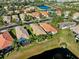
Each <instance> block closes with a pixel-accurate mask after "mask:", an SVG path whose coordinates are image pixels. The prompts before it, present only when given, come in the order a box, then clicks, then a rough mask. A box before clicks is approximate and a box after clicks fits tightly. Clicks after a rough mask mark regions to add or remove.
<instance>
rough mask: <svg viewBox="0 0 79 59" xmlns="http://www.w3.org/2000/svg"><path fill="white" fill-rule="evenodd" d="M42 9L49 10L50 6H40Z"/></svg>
mask: <svg viewBox="0 0 79 59" xmlns="http://www.w3.org/2000/svg"><path fill="white" fill-rule="evenodd" d="M38 7H39V8H40V9H44V10H48V9H49V7H48V6H44V5H41V6H38Z"/></svg>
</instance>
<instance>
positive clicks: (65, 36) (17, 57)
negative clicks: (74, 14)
mask: <svg viewBox="0 0 79 59" xmlns="http://www.w3.org/2000/svg"><path fill="white" fill-rule="evenodd" d="M63 42H65V43H66V44H67V48H68V49H70V51H71V52H72V53H73V54H75V55H79V52H78V51H79V50H78V48H79V47H78V45H77V43H76V42H75V40H74V35H73V33H72V32H71V31H70V30H69V29H66V30H59V33H57V34H56V35H53V37H52V39H51V40H48V41H46V42H43V43H41V44H40V43H32V44H30V45H29V46H27V47H21V48H20V49H19V51H14V52H12V53H11V54H10V55H9V56H8V57H6V56H5V58H6V59H26V58H29V57H31V56H33V55H37V54H40V53H42V52H44V51H46V50H50V49H54V48H57V47H60V44H61V43H63Z"/></svg>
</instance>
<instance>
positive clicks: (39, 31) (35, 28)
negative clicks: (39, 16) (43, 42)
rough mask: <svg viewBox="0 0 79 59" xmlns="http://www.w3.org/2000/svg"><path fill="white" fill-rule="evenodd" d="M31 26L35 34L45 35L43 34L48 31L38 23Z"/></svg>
mask: <svg viewBox="0 0 79 59" xmlns="http://www.w3.org/2000/svg"><path fill="white" fill-rule="evenodd" d="M30 26H31V27H32V29H33V33H34V34H35V35H43V34H46V32H45V31H44V30H43V29H42V28H41V27H40V26H39V25H38V24H31V25H30Z"/></svg>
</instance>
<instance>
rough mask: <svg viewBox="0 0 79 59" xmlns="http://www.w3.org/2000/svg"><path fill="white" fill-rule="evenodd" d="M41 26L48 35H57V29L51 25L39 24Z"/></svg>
mask: <svg viewBox="0 0 79 59" xmlns="http://www.w3.org/2000/svg"><path fill="white" fill-rule="evenodd" d="M39 24H40V26H41V27H42V28H43V29H44V30H45V31H46V32H47V33H52V34H55V33H57V29H56V28H55V27H53V26H51V25H50V24H49V23H39Z"/></svg>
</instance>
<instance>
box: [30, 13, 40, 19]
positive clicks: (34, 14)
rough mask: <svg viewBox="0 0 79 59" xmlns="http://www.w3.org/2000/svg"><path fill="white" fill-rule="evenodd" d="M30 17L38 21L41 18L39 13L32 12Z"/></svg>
mask: <svg viewBox="0 0 79 59" xmlns="http://www.w3.org/2000/svg"><path fill="white" fill-rule="evenodd" d="M31 15H32V16H33V17H36V18H38V19H40V17H41V13H40V12H33V13H32V14H31Z"/></svg>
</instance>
